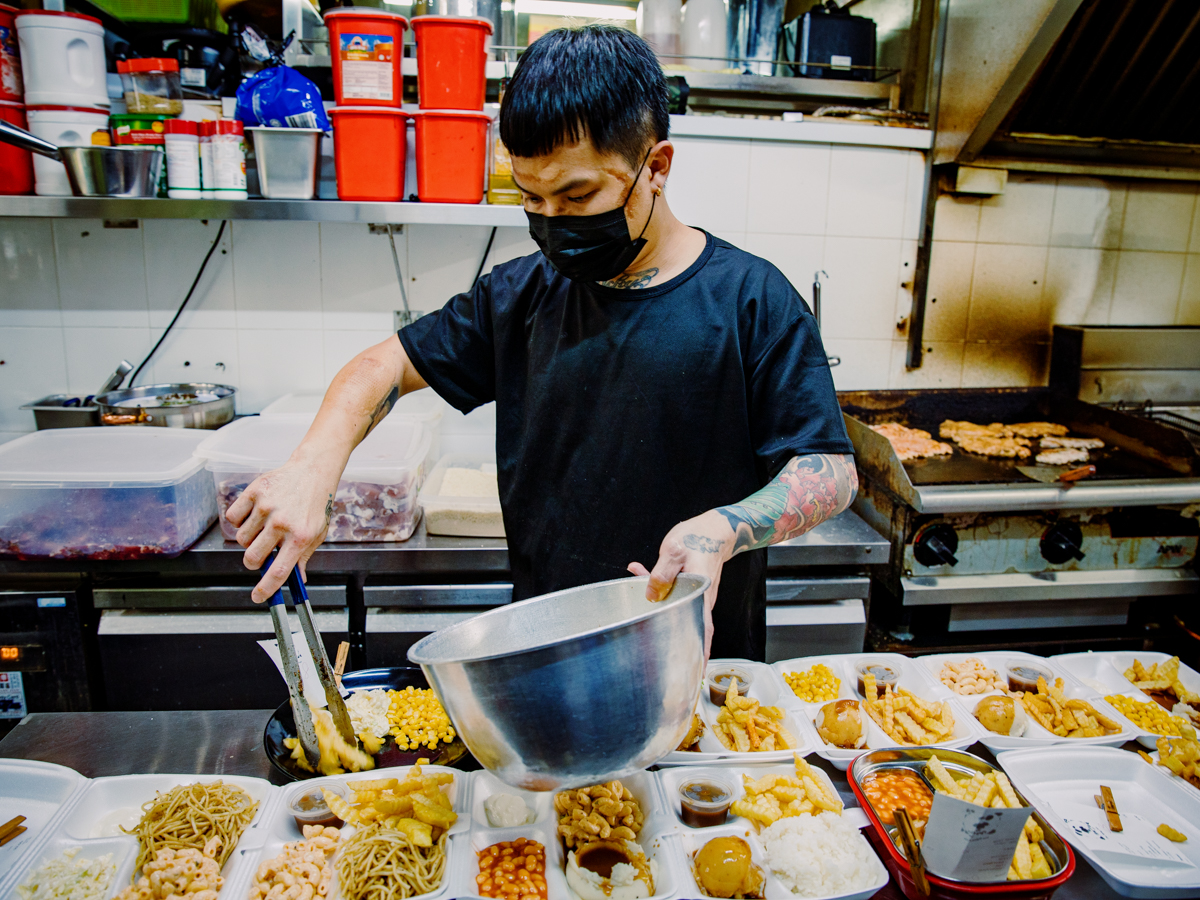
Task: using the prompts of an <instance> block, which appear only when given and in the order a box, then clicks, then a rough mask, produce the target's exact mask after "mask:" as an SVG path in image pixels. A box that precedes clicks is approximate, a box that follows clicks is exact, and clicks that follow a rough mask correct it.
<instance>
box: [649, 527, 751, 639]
mask: <svg viewBox="0 0 1200 900" xmlns="http://www.w3.org/2000/svg"><path fill="white" fill-rule="evenodd" d="M732 551H733V531H732V529H731V528H730V527H729V523H728V521H726V519H725V518H724V516H722V515H720V514H719V513H718V512H717V511H716V510H709V511H708V512H706V513H703V514H701V515H699V516H696V517H695V518H694V519H688V520H687V521H686V522H680V523H679V524H678V525H676V526H675V527H674V528H672V529H671V530H670V531H669V532H667V536H666V537H665V538H663V542H662V546H660V547H659V548H658V562H656V563H655V564H654V568H653V570H650V571H647V569H646V567H645V566H644V565H642V564H641V563H638V562H634V563H630V564H629V571H630V572H632V573H633V574H634V575H641V576H646V575H649V576H650V583H649V584H648V585H647V586H646V599H647V600H653V601H655V602H657V601H659V600H663V599H664V598H666V596H667V594H669V593H670V592H671V586H672V585H673V584H674V583H675V576H677V575H678V574H679V573H680V572H691V573H693V574H696V575H707V576H708V577H709V578H710V579H712V584H711V585H709V588H708V590H707V591H706V592H705V594H704V660H705V662H707V661H708V654H709V650H710V649H711V648H712V637H713V624H712V611H713V606H714V605H715V604H716V602H717V587H718V586H719V585H720V583H721V567H722V566H724V565H725V561H726V560H727V559H729V557H730V556H732Z"/></svg>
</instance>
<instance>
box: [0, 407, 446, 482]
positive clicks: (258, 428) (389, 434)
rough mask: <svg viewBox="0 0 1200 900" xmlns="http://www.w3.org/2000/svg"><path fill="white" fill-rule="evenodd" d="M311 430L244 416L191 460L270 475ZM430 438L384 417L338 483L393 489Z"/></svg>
mask: <svg viewBox="0 0 1200 900" xmlns="http://www.w3.org/2000/svg"><path fill="white" fill-rule="evenodd" d="M311 424H312V416H305V415H292V416H247V417H246V418H244V419H238V420H237V421H235V422H230V423H229V424H228V425H226V426H225V427H224V428H221V429H219V430H218V431H217V432H216V433H214V434H212V435H211V436H210V437H209V438H208V439H207V440H205V441H204V443H202V444H200V446H198V447H197V448H196V456H197V458H199V459H204V460H207V461H208V468H209V469H211V470H212V471H216V472H244V473H257V472H269V471H270V470H271V469H277V468H279V467H280V466H281V465H283V464H284V463H285V462H287V458H288V457H289V456H291V454H292V451H293V450H295V449H296V446H297V445H298V444H299V443H300V441H301V439H302V438H303V437H304V435H305V433H306V432H307V431H308V426H309V425H311ZM431 437H432V436H431V435H430V432H429V429H428V428H426V427H425V426H424V425H423V424H422V423H421V422H418V421H417V420H416V419H412V418H398V419H393V418H392V417H391V416H388V418H386V419H384V420H383V421H382V422H380V423H379V424H378V425H377V426H376V427H375V429H374V430H373V431H372V432H371V433H370V434H369V435H367V436H366V438H365V439H364V440H363V442H362V443H361V444H359V445H358V446H357V447H355V448H354V452H353V453H351V454H350V461H349V462H348V463H347V464H346V471H345V472H344V473H343V474H342V480H343V481H367V482H372V483H375V484H395V483H396V482H398V481H401V480H403V479H404V478H406V477H408V476H409V474H410V473H411V471H412V470H414V469H416V468H417V467H418V466H419V465H420V464H421V463H422V461H423V460H424V459H425V456H426V455H427V454H428V453H429V443H430V440H431ZM3 446H6V445H0V447H3Z"/></svg>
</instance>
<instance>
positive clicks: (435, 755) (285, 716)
mask: <svg viewBox="0 0 1200 900" xmlns="http://www.w3.org/2000/svg"><path fill="white" fill-rule="evenodd" d="M342 685H343V686H344V687H346V688H347V689H349V690H351V691H361V690H377V689H380V688H384V689H389V690H403V689H404V688H406V687H414V688H427V687H429V682H428V681H427V680H426V678H425V673H424V672H422V671H421V670H420V669H419V668H416V667H405V668H394V669H360V670H359V671H357V672H347V673H346V674H345V675H343V676H342ZM295 736H296V721H295V719H294V718H292V706H291V703H290V701H287V700H285V701H284V702H283V703H281V704H280V705H279V708H278V709H277V710H275V712H274V713H272V714H271V718H270V719H268V720H267V727H266V728H264V729H263V749H264V750H266V752H267V759H269V760H270V761H271V766H272V767H273V768H274V769H275V771H277V772H279V774H281V775H282V776H283V777H284V778H287V779H288V780H289V781H299V780H301V779H304V778H315V777H316V775H315V774H314V773H312V772H306V771H304V770H303V769H301V768H299V767H297V766H296V764H295V762H294V761H293V760H292V751H291V750H289V749H287V747H285V746H283V740H284V738H289V737H295ZM421 758H425V759H428V760H429V762H430V764H432V765H437V766H454V767H455V768H458V769H464V770H467V771H471V770H474V769H478V768H479V764H478V763H477V762H476V761H475V757H473V756H472V755H471V754H470V753H468V752H467V748H466V745H465V744H463V742H462V738H460V737H456V738H455V739H454V740H453V741H451V742H450V743H449V744H439V745H438V747H437V749H436V750H429V749H425V748H422V749H420V750H400V749H397V747H396V744H395V741H394V740H393V739H392V738H391V737H390V736H389V738H388V740H387V743H385V744H384V745H383V749H382V750H380V751H379V752H378V753H377V754H375V768H377V769H385V768H390V767H392V766H411V765H412V764H413V763H415V762H416V761H417V760H418V759H421Z"/></svg>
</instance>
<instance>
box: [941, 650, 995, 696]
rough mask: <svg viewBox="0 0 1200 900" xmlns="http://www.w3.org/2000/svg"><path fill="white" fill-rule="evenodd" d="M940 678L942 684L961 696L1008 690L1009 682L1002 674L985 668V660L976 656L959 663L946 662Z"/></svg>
mask: <svg viewBox="0 0 1200 900" xmlns="http://www.w3.org/2000/svg"><path fill="white" fill-rule="evenodd" d="M938 677H939V678H940V679H941V680H942V684H944V685H945V686H946V687H948V688H950V690H952V691H954V693H956V694H958V695H959V696H966V695H969V694H986V693H987V692H988V691H1006V690H1008V682H1007V681H1005V680H1004V679H1003V678H1001V677H1000V673H999V672H997V671H996V670H995V669H992V668H989V667H988V666H985V665H984V664H983V660H981V659H977V658H976V657H974V656H969V657H967V658H966V659H964V660H960V661H958V662H954V661H948V662H946V664H945V665H943V666H942V671H941V672H939V673H938Z"/></svg>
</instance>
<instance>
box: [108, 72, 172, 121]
mask: <svg viewBox="0 0 1200 900" xmlns="http://www.w3.org/2000/svg"><path fill="white" fill-rule="evenodd" d="M117 73H118V74H119V75H120V76H121V90H122V91H124V93H125V106H126V107H128V109H129V111H130V112H131V113H157V114H160V115H164V116H177V115H179V114H180V113H181V112H183V91H182V90H181V89H180V87H179V63H178V62H176V61H175V60H173V59H123V60H118V62H117Z"/></svg>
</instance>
